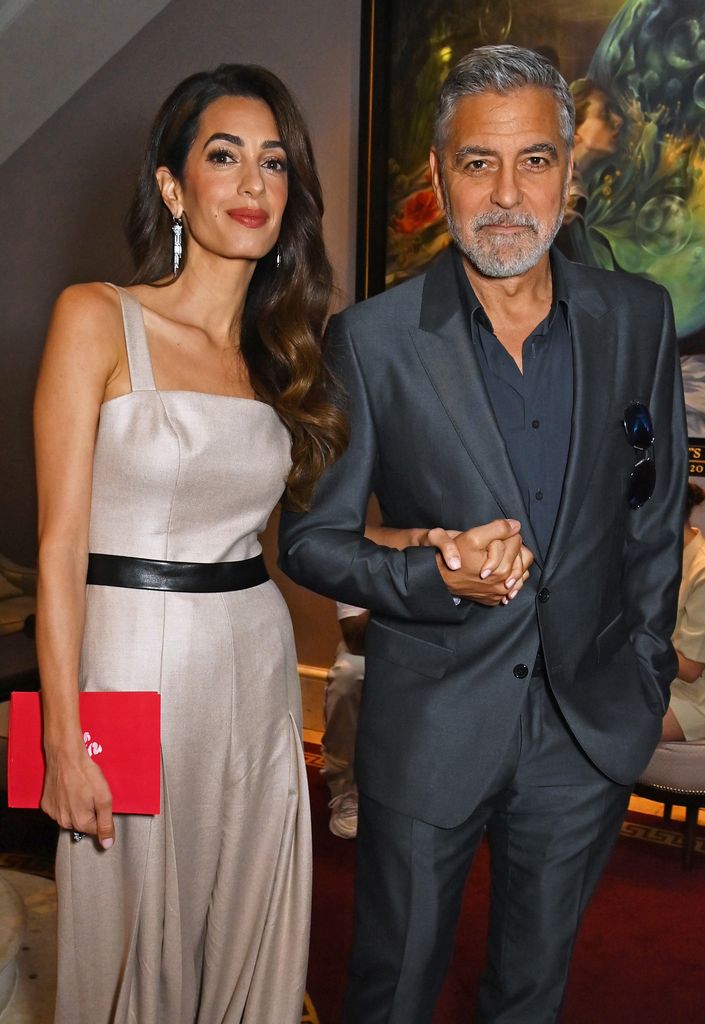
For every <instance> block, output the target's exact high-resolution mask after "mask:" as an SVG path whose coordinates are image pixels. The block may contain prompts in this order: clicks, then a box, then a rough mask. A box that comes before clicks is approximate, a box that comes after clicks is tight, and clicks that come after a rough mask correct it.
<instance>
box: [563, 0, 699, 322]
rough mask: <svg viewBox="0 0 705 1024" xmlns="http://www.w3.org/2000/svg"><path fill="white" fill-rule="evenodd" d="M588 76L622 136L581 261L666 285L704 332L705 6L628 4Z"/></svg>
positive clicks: (596, 185)
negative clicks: (605, 98)
mask: <svg viewBox="0 0 705 1024" xmlns="http://www.w3.org/2000/svg"><path fill="white" fill-rule="evenodd" d="M588 74H589V76H590V77H591V78H593V79H594V80H595V81H596V82H597V83H598V85H600V86H601V87H602V88H603V89H604V90H605V91H606V92H608V93H609V94H610V95H611V96H612V97H613V99H614V101H615V103H616V105H617V106H618V107H619V110H620V113H621V114H622V115H623V116H624V120H625V128H624V138H623V143H622V146H621V148H620V152H619V154H617V155H616V156H615V157H614V159H613V161H612V163H613V165H614V166H613V167H611V168H610V169H609V170H608V171H603V172H602V175H601V178H600V180H599V181H597V182H596V181H592V182H591V183H590V187H589V188H588V193H589V197H590V198H589V200H588V204H587V208H586V211H585V226H586V235H585V239H584V243H585V248H584V251H581V252H580V255H581V257H582V258H583V259H584V260H585V262H589V263H593V264H595V265H597V266H603V267H608V268H612V267H615V266H618V267H621V268H622V269H623V270H627V271H630V272H632V273H636V274H641V275H643V276H645V277H648V278H651V279H652V280H654V281H658V282H659V283H660V284H663V285H665V286H666V288H667V289H668V291H669V292H670V295H671V298H672V300H673V304H674V308H675V313H676V324H677V328H678V334H679V336H681V337H682V336H685V335H689V334H691V333H693V332H695V331H697V330H699V329H701V328H703V327H704V326H705V288H704V287H702V285H703V283H705V176H704V174H703V172H704V171H705V141H704V138H705V3H704V2H703V0H628V2H627V3H625V4H624V5H623V6H622V8H621V9H620V10H619V12H618V13H617V15H616V16H615V18H614V19H613V20H612V22H611V24H610V25H609V26H608V28H607V31H606V32H605V35H604V37H603V39H602V41H601V43H600V45H599V46H598V48H597V50H596V52H595V55H594V57H593V60H592V62H591V64H590V68H589V71H588Z"/></svg>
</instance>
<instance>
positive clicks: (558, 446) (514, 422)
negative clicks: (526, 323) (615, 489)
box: [455, 250, 573, 557]
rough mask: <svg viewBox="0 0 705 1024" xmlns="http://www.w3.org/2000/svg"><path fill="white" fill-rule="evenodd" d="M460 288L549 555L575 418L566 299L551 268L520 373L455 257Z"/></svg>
mask: <svg viewBox="0 0 705 1024" xmlns="http://www.w3.org/2000/svg"><path fill="white" fill-rule="evenodd" d="M455 267H456V274H457V277H458V288H459V291H460V294H461V295H462V296H463V299H464V303H465V309H466V314H467V317H468V325H469V331H470V337H471V339H472V345H473V347H474V350H475V353H476V355H477V360H478V362H479V364H480V370H481V372H482V376H483V379H484V382H485V386H486V388H487V392H488V394H489V397H490V402H491V404H492V408H493V410H494V414H495V418H496V420H497V424H498V426H499V430H500V433H501V435H502V438H503V440H504V443H505V446H506V449H507V454H508V456H509V461H510V463H511V466H512V469H513V470H514V475H515V476H516V478H517V482H518V483H519V486H520V488H521V492H522V495H523V498H524V503H525V505H526V511H527V514H528V516H529V520H530V522H531V526H532V528H533V531H534V534H535V535H536V540H537V541H538V544H539V548H540V552H538V553H539V554H540V555H542V556H544V557H545V555H546V552H547V551H548V546H549V544H550V541H551V536H552V534H553V527H554V526H555V522H556V516H557V515H558V506H559V504H560V500H561V493H562V489H563V478H564V476H565V467H566V461H567V458H568V448H569V445H570V430H571V418H572V413H573V350H572V345H571V339H570V325H569V319H568V296H567V294H566V289H565V283H564V281H563V280H562V279H561V274H560V268H559V267H558V266H557V265H556V263H555V262H554V261H552V262H551V269H552V274H553V303H552V306H551V310H550V312H549V314H548V316H547V317H546V318H545V319H544V320H542V321H541V323H540V324H538V325H537V326H536V327H535V328H534V330H533V331H532V332H531V334H530V335H529V336H528V338H526V340H525V341H524V344H523V346H522V365H523V372H522V371H520V370H519V367H518V366H517V364H516V363H515V362H514V360H513V359H512V357H511V356H510V355H509V353H508V352H507V350H506V349H505V348H504V346H503V345H502V343H501V342H500V341H499V340H498V338H497V337H496V335H495V334H494V331H493V329H492V324H491V323H490V321H489V318H488V317H487V314H486V313H485V311H484V309H483V308H482V306H481V304H480V302H479V300H478V298H477V296H476V295H475V293H474V291H473V290H472V287H471V285H470V282H469V280H468V277H467V274H466V273H465V269H464V266H463V261H462V257H461V256H460V254H459V253H458V252H457V250H456V259H455Z"/></svg>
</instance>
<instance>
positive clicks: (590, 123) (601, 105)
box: [575, 89, 622, 156]
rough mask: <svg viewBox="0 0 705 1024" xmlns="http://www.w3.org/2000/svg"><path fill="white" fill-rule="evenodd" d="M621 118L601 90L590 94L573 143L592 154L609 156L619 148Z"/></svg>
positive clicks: (595, 90) (594, 90)
mask: <svg viewBox="0 0 705 1024" xmlns="http://www.w3.org/2000/svg"><path fill="white" fill-rule="evenodd" d="M621 127H622V118H621V117H620V116H619V114H617V113H616V112H615V111H614V110H613V109H612V107H611V106H610V102H609V99H608V97H607V95H606V94H605V93H604V92H603V91H602V89H593V91H592V92H591V93H590V96H589V98H588V103H587V109H586V111H585V117H584V118H583V120H582V122H581V123H580V124H579V125H576V128H575V141H576V142H582V144H583V146H584V147H585V149H586V150H587V151H588V152H589V153H592V154H595V155H596V156H597V155H600V156H602V155H604V156H611V154H612V153H616V152H617V148H618V146H619V132H620V129H621Z"/></svg>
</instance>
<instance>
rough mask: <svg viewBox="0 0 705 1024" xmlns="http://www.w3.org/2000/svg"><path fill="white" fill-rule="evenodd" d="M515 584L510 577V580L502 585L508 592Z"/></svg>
mask: <svg viewBox="0 0 705 1024" xmlns="http://www.w3.org/2000/svg"><path fill="white" fill-rule="evenodd" d="M515 583H516V580H515V579H514V577H513V576H512V578H511V579H510V580H507V582H506V583H505V584H504V585H505V587H506V588H507V590H509V589H511V587H513V586H514V584H515Z"/></svg>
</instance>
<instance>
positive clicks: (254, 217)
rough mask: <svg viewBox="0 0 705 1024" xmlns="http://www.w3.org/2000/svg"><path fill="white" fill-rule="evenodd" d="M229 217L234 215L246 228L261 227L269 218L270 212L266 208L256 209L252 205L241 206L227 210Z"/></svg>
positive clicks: (234, 218) (233, 217)
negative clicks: (265, 210)
mask: <svg viewBox="0 0 705 1024" xmlns="http://www.w3.org/2000/svg"><path fill="white" fill-rule="evenodd" d="M225 212H226V213H227V215H228V217H232V219H233V220H236V221H237V222H238V224H242V225H243V226H244V227H246V228H261V227H262V225H263V224H266V223H267V221H268V220H269V214H267V213H265V212H264V210H255V209H253V208H252V207H251V206H239V207H238V208H237V209H235V210H226V211H225Z"/></svg>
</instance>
